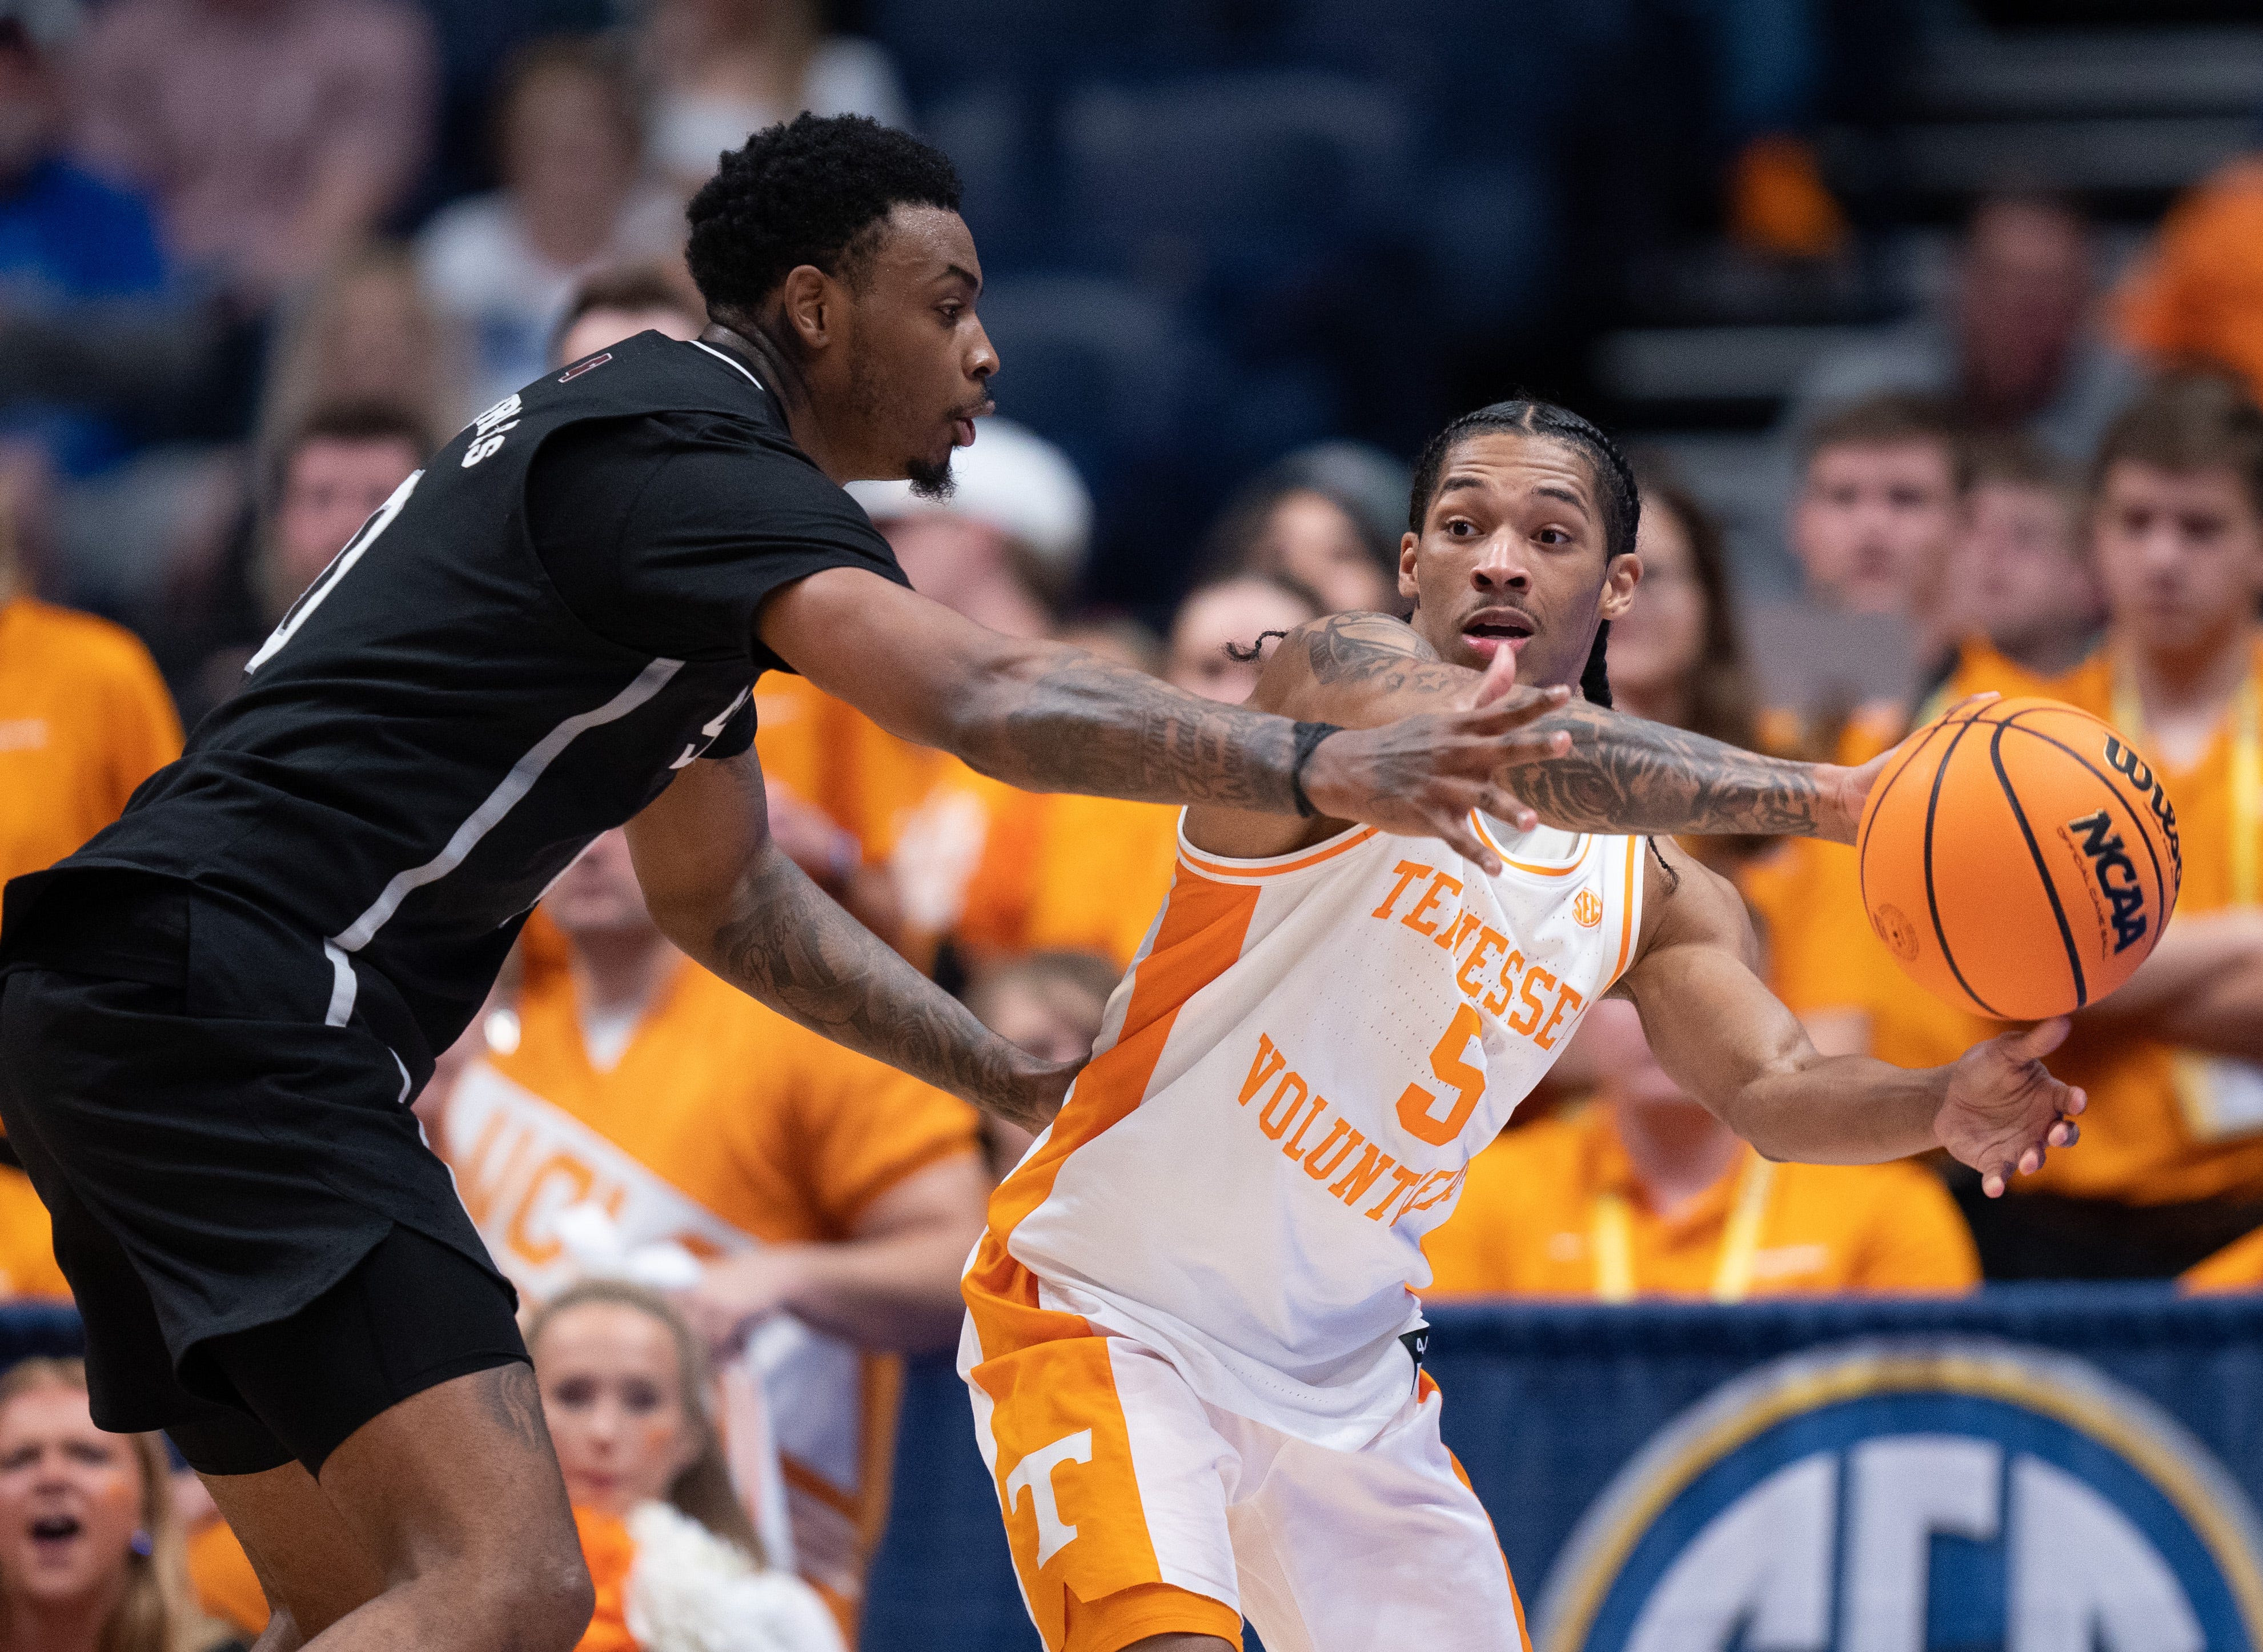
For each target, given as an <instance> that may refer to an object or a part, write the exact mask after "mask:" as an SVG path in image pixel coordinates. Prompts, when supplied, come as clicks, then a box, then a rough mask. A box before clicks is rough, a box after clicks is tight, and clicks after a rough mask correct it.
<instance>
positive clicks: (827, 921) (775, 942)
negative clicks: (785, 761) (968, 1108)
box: [703, 845, 1044, 1124]
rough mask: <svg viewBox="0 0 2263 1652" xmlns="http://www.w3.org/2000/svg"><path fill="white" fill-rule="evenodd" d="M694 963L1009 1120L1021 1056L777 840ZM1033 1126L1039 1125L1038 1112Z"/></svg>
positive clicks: (1019, 1099) (1013, 1115) (1017, 1100)
mask: <svg viewBox="0 0 2263 1652" xmlns="http://www.w3.org/2000/svg"><path fill="white" fill-rule="evenodd" d="M703 961H706V962H708V963H709V964H710V965H711V967H713V968H714V969H716V970H717V971H718V972H719V974H721V975H723V976H724V977H725V979H727V980H728V981H729V982H732V983H733V984H734V986H737V987H738V988H740V989H741V990H742V991H744V992H746V993H748V994H749V995H750V996H753V997H756V998H758V999H760V1000H761V1001H762V1002H763V1003H764V1004H769V1005H770V1007H771V1008H772V1009H774V1010H776V1011H778V1012H779V1013H780V1014H782V1015H784V1016H786V1017H788V1018H791V1019H792V1020H794V1021H797V1022H799V1023H800V1024H801V1025H803V1026H806V1027H807V1028H809V1029H810V1030H811V1031H812V1032H820V1033H822V1034H824V1035H825V1036H826V1037H827V1038H828V1039H831V1040H833V1041H834V1042H835V1043H836V1044H843V1045H846V1046H847V1047H849V1048H850V1049H852V1050H857V1051H858V1052H860V1053H862V1054H866V1055H870V1056H872V1057H873V1058H875V1059H876V1060H878V1061H886V1062H887V1063H888V1064H889V1065H890V1066H891V1067H896V1068H900V1069H902V1070H903V1071H905V1072H907V1073H909V1074H911V1075H912V1076H914V1077H915V1078H919V1079H922V1080H924V1081H925V1082H926V1083H930V1084H933V1085H935V1086H936V1088H937V1089H939V1090H950V1091H951V1093H952V1094H954V1095H957V1096H960V1097H963V1098H965V1099H966V1100H968V1101H971V1102H972V1103H973V1104H974V1105H976V1106H979V1107H983V1108H986V1109H987V1110H989V1111H991V1112H997V1113H999V1114H1000V1115H1001V1116H1002V1117H1005V1118H1008V1119H1013V1120H1015V1121H1016V1122H1030V1119H1027V1118H1025V1117H1024V1106H1025V1092H1023V1090H1020V1089H1019V1088H1018V1087H1017V1084H1016V1080H1017V1079H1018V1078H1020V1077H1021V1076H1023V1069H1026V1067H1027V1066H1028V1065H1029V1064H1030V1063H1029V1061H1028V1058H1026V1057H1023V1056H1022V1055H1021V1054H1020V1052H1019V1051H1017V1050H1016V1049H1015V1048H1014V1047H1013V1046H1012V1045H1010V1044H1009V1043H1007V1042H1006V1041H1005V1040H1003V1039H1001V1038H1000V1037H999V1036H998V1035H997V1034H996V1033H994V1032H991V1031H990V1029H989V1028H987V1027H986V1026H984V1025H982V1023H981V1022H980V1021H978V1020H976V1019H975V1018H974V1015H973V1012H972V1011H970V1010H968V1009H967V1008H966V1006H965V1004H960V1003H959V1002H958V1000H957V999H955V998H952V997H951V996H949V995H948V994H946V993H945V992H944V990H943V989H941V988H940V987H938V986H936V984H935V983H934V982H931V981H929V980H928V979H927V977H926V976H924V975H921V974H920V973H919V972H918V971H917V970H915V969H914V968H913V967H911V966H910V965H909V964H907V963H906V962H905V961H904V960H902V959H901V958H900V957H898V956H897V955H896V954H895V953H893V951H891V950H890V949H889V948H888V947H887V946H886V945H885V944H884V943H883V942H882V941H881V940H880V939H879V938H878V937H877V936H875V935H874V934H872V933H871V931H869V930H867V929H865V928H864V926H863V925H862V924H858V923H857V921H856V920H855V919H854V918H852V917H850V916H849V915H848V914H847V913H846V912H843V911H842V909H841V908H840V907H839V906H837V905H835V903H834V902H832V901H830V900H828V898H827V897H826V895H824V893H823V892H822V891H821V890H820V889H819V888H818V887H817V886H816V885H815V884H813V883H812V882H811V881H810V880H809V879H808V877H807V875H806V874H805V873H803V872H802V870H801V869H800V868H799V866H795V865H794V864H793V862H792V860H790V859H787V858H786V856H785V855H784V853H783V852H782V851H779V850H777V848H776V847H775V846H774V845H773V846H771V847H770V848H768V849H766V850H765V851H764V852H763V855H762V856H761V857H760V859H758V860H757V861H756V866H755V867H754V868H753V870H752V871H751V872H750V873H749V875H748V880H747V881H746V882H745V883H744V884H742V885H741V892H740V898H739V901H738V902H737V910H736V912H735V913H734V915H733V916H732V917H730V918H729V919H728V920H727V921H726V922H725V923H723V924H721V925H720V926H719V927H718V929H717V930H716V932H715V939H714V945H713V952H712V957H711V958H709V959H707V960H703ZM1035 1122H1036V1123H1038V1124H1042V1123H1043V1122H1044V1119H1042V1118H1039V1119H1036V1120H1035Z"/></svg>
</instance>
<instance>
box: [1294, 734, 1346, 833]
mask: <svg viewBox="0 0 2263 1652" xmlns="http://www.w3.org/2000/svg"><path fill="white" fill-rule="evenodd" d="M1342 732H1343V728H1342V727H1341V725H1340V724H1337V723H1325V722H1300V723H1298V725H1297V735H1296V739H1297V757H1296V761H1295V762H1293V763H1291V764H1290V765H1289V795H1290V796H1291V797H1292V798H1294V799H1295V800H1296V802H1297V813H1298V814H1299V815H1303V816H1304V817H1305V819H1306V820H1310V819H1312V816H1314V815H1317V814H1319V812H1320V811H1319V810H1318V809H1316V808H1313V807H1312V799H1311V798H1309V797H1306V796H1305V764H1308V763H1310V762H1311V761H1312V753H1313V752H1315V751H1317V750H1319V749H1320V742H1321V741H1323V740H1325V739H1327V737H1328V736H1329V735H1340V734H1341V733H1342Z"/></svg>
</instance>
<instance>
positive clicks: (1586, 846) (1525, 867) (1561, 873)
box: [1470, 809, 1595, 878]
mask: <svg viewBox="0 0 2263 1652" xmlns="http://www.w3.org/2000/svg"><path fill="white" fill-rule="evenodd" d="M1470 824H1471V825H1472V826H1474V827H1476V828H1477V832H1478V836H1479V837H1482V838H1484V839H1485V840H1486V843H1487V844H1490V845H1492V848H1493V853H1495V854H1497V855H1499V856H1500V859H1501V864H1502V865H1503V866H1510V867H1513V868H1515V870H1516V871H1518V872H1523V873H1530V874H1531V875H1532V876H1534V877H1536V878H1568V877H1570V876H1571V875H1572V874H1573V873H1575V872H1577V871H1578V870H1579V869H1580V867H1582V866H1586V865H1587V851H1588V850H1590V849H1592V848H1594V843H1595V840H1594V837H1589V836H1586V835H1582V836H1581V837H1580V852H1579V853H1578V854H1576V855H1574V856H1573V857H1572V859H1570V860H1569V861H1567V862H1565V864H1564V865H1563V866H1539V865H1536V864H1535V863H1534V862H1532V861H1529V860H1518V859H1515V858H1513V857H1512V856H1511V855H1510V854H1509V852H1508V851H1507V850H1506V849H1504V848H1502V847H1501V846H1500V838H1498V837H1494V836H1493V832H1492V831H1491V830H1490V829H1488V828H1487V827H1486V823H1485V816H1484V815H1480V814H1479V813H1478V812H1477V810H1475V809H1471V811H1470Z"/></svg>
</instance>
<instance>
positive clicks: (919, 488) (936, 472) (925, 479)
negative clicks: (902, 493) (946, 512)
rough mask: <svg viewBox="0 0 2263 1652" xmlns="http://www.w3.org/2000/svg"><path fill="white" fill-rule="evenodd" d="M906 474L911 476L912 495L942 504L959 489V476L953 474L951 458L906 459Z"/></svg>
mask: <svg viewBox="0 0 2263 1652" xmlns="http://www.w3.org/2000/svg"><path fill="white" fill-rule="evenodd" d="M904 475H907V476H908V477H910V478H911V484H912V496H913V497H915V498H918V499H927V500H930V501H932V502H934V503H936V504H941V503H942V502H943V501H944V500H945V499H948V498H950V497H951V495H952V494H954V493H957V492H958V477H956V476H954V475H951V460H948V459H945V460H942V461H941V462H940V463H936V462H934V461H931V460H925V459H907V460H904Z"/></svg>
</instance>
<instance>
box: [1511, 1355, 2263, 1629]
mask: <svg viewBox="0 0 2263 1652" xmlns="http://www.w3.org/2000/svg"><path fill="white" fill-rule="evenodd" d="M1532 1641H1533V1645H1534V1647H1535V1648H1536V1649H1537V1652H1734V1649H1736V1648H1759V1647H1766V1648H1770V1649H1771V1652H1889V1649H1890V1648H1891V1649H1893V1652H1922V1649H1923V1648H1948V1647H1959V1648H1963V1647H1983V1646H1986V1647H2008V1648H2018V1649H2019V1652H2255V1649H2256V1648H2263V1545H2259V1540H2258V1525H2257V1521H2256V1518H2255V1513H2254V1511H2253V1509H2252V1507H2251V1506H2250V1504H2249V1503H2248V1502H2247V1499H2246V1497H2245V1496H2244V1495H2243V1494H2242V1492H2241V1491H2240V1489H2239V1488H2238V1485H2237V1484H2236V1483H2234V1482H2233V1480H2232V1479H2231V1476H2230V1474H2228V1473H2227V1472H2226V1471H2225V1470H2224V1468H2223V1466H2222V1465H2221V1464H2220V1463H2218V1462H2217V1461H2216V1459H2215V1458H2213V1457H2212V1456H2210V1455H2209V1453H2208V1451H2207V1449H2206V1448H2205V1447H2204V1446H2202V1445H2201V1443H2200V1442H2199V1441H2198V1440H2196V1439H2194V1438H2193V1437H2192V1435H2191V1434H2189V1433H2188V1432H2187V1431H2186V1430H2185V1429H2184V1428H2183V1427H2182V1425H2180V1424H2179V1423H2177V1422H2176V1421H2175V1420H2174V1419H2173V1418H2172V1417H2169V1416H2168V1415H2166V1414H2165V1412H2163V1411H2162V1410H2160V1409H2158V1407H2156V1406H2155V1405H2154V1404H2153V1403H2152V1402H2151V1401H2149V1400H2146V1399H2144V1397H2142V1396H2141V1395H2137V1394H2136V1393H2133V1392H2132V1391H2130V1390H2129V1389H2127V1388H2122V1386H2121V1385H2119V1384H2118V1383H2115V1382H2114V1381H2112V1380H2109V1379H2108V1378H2107V1377H2106V1376H2104V1375H2103V1374H2102V1373H2100V1372H2099V1371H2098V1370H2096V1369H2095V1368H2094V1367H2093V1366H2089V1365H2086V1364H2085V1363H2084V1362H2082V1361H2081V1360H2079V1359H2071V1358H2070V1357H2068V1356H2066V1355H2064V1354H2060V1353H2057V1352H2050V1351H2042V1350H2038V1349H2033V1348H2025V1347H2020V1346H2016V1345H2014V1344H2006V1343H1999V1342H1989V1341H1981V1340H1977V1339H1973V1338H1958V1337H1941V1338H1928V1339H1924V1340H1899V1339H1897V1340H1891V1341H1888V1340H1880V1341H1875V1342H1862V1343H1855V1344H1846V1345H1844V1346H1842V1347H1840V1348H1839V1349H1836V1350H1828V1351H1822V1352H1818V1353H1811V1354H1798V1355H1794V1356H1792V1357H1790V1358H1789V1359H1780V1360H1776V1361H1775V1362H1774V1363H1772V1364H1769V1365H1766V1366H1761V1368H1760V1369H1758V1370H1756V1371H1753V1372H1751V1373H1748V1374H1746V1376H1744V1377H1741V1378H1739V1380H1736V1381H1734V1382H1732V1383H1730V1384H1728V1385H1727V1386H1726V1387H1724V1388H1721V1389H1720V1390H1718V1391H1717V1392H1716V1393H1715V1394H1714V1395H1712V1396H1711V1397H1710V1398H1709V1399H1707V1400H1705V1401H1704V1402H1701V1403H1700V1404H1698V1405H1696V1406H1695V1407H1693V1408H1691V1409H1690V1410H1688V1412H1686V1413H1684V1414H1683V1416H1682V1417H1681V1418H1680V1419H1678V1420H1677V1421H1676V1422H1674V1424H1672V1425H1671V1426H1669V1427H1668V1428H1667V1430H1666V1431H1664V1432H1662V1433H1661V1434H1660V1435H1659V1438H1657V1439H1656V1440H1654V1441H1653V1442H1652V1444H1651V1445H1650V1446H1649V1447H1648V1448H1647V1449H1646V1450H1645V1451H1644V1452H1643V1453H1642V1454H1641V1455H1639V1456H1638V1457H1637V1458H1636V1459H1635V1460H1633V1461H1632V1462H1631V1463H1630V1464H1629V1465H1628V1466H1627V1467H1625V1468H1624V1469H1623V1470H1622V1471H1621V1472H1620V1474H1619V1475H1618V1477H1617V1478H1616V1480H1615V1481H1614V1482H1612V1483H1611V1484H1610V1485H1609V1487H1608V1488H1607V1489H1605V1491H1604V1492H1603V1494H1602V1496H1601V1497H1599V1498H1598V1499H1597V1500H1596V1502H1595V1503H1594V1506H1593V1507H1592V1508H1591V1509H1589V1510H1588V1511H1587V1514H1586V1515H1585V1516H1584V1517H1583V1518H1581V1520H1580V1525H1579V1527H1578V1529H1577V1530H1575V1531H1574V1532H1573V1535H1572V1538H1571V1540H1570V1541H1569V1542H1568V1543H1567V1544H1566V1545H1565V1548H1564V1551H1563V1553H1562V1554H1561V1555H1560V1556H1559V1557H1558V1560H1557V1562H1556V1564H1555V1566H1554V1568H1553V1569H1552V1570H1551V1573H1550V1576H1549V1578H1548V1582H1547V1586H1546V1588H1545V1590H1544V1592H1543V1595H1542V1598H1541V1601H1540V1609H1539V1612H1538V1613H1537V1615H1536V1628H1535V1631H1534V1634H1533V1637H1532Z"/></svg>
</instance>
